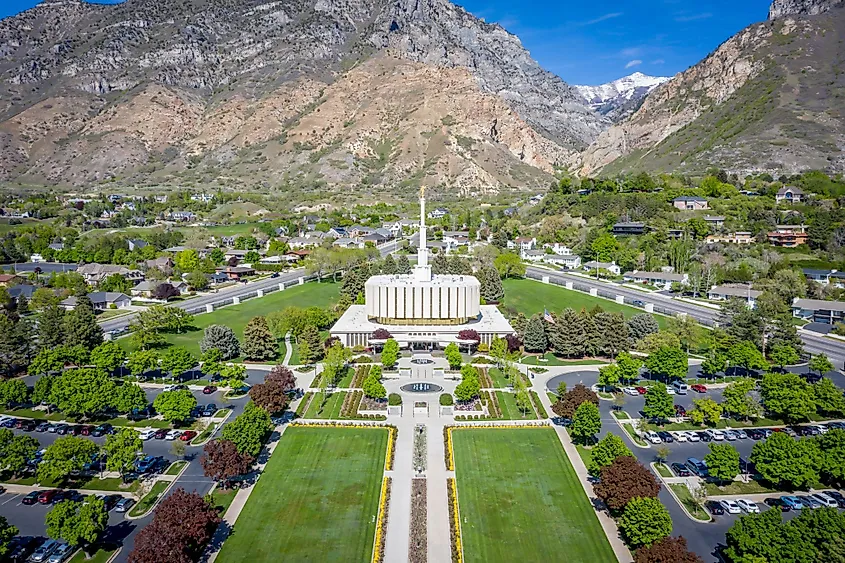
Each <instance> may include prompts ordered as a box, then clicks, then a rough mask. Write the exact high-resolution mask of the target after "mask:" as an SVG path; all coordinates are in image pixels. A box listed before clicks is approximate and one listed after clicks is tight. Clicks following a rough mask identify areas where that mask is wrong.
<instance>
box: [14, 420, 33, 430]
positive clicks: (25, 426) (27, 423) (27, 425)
mask: <svg viewBox="0 0 845 563" xmlns="http://www.w3.org/2000/svg"><path fill="white" fill-rule="evenodd" d="M36 426H38V423H36V422H35V421H34V420H29V419H26V420H21V421H20V426H18V428H20V429H21V430H23V431H24V432H32V431H33V430H35V427H36Z"/></svg>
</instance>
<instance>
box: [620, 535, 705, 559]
mask: <svg viewBox="0 0 845 563" xmlns="http://www.w3.org/2000/svg"><path fill="white" fill-rule="evenodd" d="M634 563H704V559H702V558H701V557H699V556H698V555H696V554H695V553H693V552H691V551H690V550H689V549H687V540H686V538H684V537H683V536H680V537H677V538H663V539H662V540H660V541H658V542H655V543H653V544H652V545H651V547H641V548H639V549H637V555H636V556H635V557H634Z"/></svg>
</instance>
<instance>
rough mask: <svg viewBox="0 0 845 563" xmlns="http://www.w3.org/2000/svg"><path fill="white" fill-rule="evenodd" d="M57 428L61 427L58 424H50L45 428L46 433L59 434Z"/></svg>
mask: <svg viewBox="0 0 845 563" xmlns="http://www.w3.org/2000/svg"><path fill="white" fill-rule="evenodd" d="M59 426H61V425H60V424H51V425H50V426H48V427H47V432H49V433H51V434H58V433H59Z"/></svg>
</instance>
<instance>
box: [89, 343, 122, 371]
mask: <svg viewBox="0 0 845 563" xmlns="http://www.w3.org/2000/svg"><path fill="white" fill-rule="evenodd" d="M125 361H126V352H124V350H123V348H121V347H120V345H119V344H118V343H117V342H114V341H113V340H110V341H108V342H103V343H102V344H100V345H99V346H97V347H96V348H94V349H93V350H91V363H92V364H94V365H95V366H97V367H98V368H100V369H101V370H103V371H105V372H106V373H112V372H113V371H114V370H116V369H117V368H119V367H120V366H122V365H123V362H125Z"/></svg>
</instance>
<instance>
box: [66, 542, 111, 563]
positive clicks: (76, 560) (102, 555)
mask: <svg viewBox="0 0 845 563" xmlns="http://www.w3.org/2000/svg"><path fill="white" fill-rule="evenodd" d="M116 550H117V547H115V546H108V547H101V548H99V549H97V552H96V553H95V554H94V555H93V556H92V557H91V558H90V559H88V558H87V557H85V552H83V551H80V552H78V553H77V554H76V555H74V556H73V559H71V560H70V563H82V562H83V561H84V562H85V563H106V561H108V560H109V559H111V556H112V555H114V552H115V551H116Z"/></svg>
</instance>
